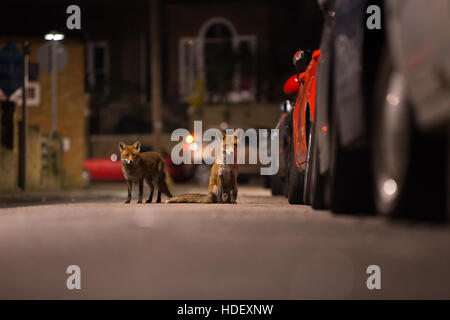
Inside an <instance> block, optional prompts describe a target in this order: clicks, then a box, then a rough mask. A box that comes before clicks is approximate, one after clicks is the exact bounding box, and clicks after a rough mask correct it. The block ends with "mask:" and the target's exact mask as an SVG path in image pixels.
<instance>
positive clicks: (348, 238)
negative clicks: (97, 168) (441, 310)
mask: <svg viewBox="0 0 450 320" xmlns="http://www.w3.org/2000/svg"><path fill="white" fill-rule="evenodd" d="M120 186H121V188H120V193H118V194H117V198H114V199H111V200H106V199H103V200H98V201H96V200H91V201H88V202H72V201H67V203H60V202H59V203H56V204H38V205H35V204H30V203H28V205H27V206H13V207H9V208H1V209H0V298H1V299H5V298H6V299H15V298H27V299H36V298H38V299H46V298H56V299H81V298H88V299H90V298H95V299H100V298H101V299H109V298H112V299H119V298H120V299H122V298H126V299H134V298H136V299H329V298H332V299H349V298H350V299H355V298H356V299H360V298H363V299H398V298H401V299H410V298H425V299H431V298H446V299H449V298H450V230H449V227H448V226H436V225H427V224H421V223H405V222H394V221H391V220H388V219H385V218H382V217H370V216H365V217H361V216H360V217H352V216H346V215H339V216H335V215H332V214H331V213H330V212H328V211H314V210H312V209H311V208H309V207H307V206H291V205H289V204H288V203H287V201H286V199H284V198H282V197H271V196H270V195H269V191H268V190H266V189H262V188H258V187H241V188H240V193H239V199H238V202H239V203H238V204H237V205H221V204H213V205H193V204H154V203H153V204H136V199H135V198H134V199H133V203H132V204H129V205H126V204H124V203H123V200H124V198H125V190H124V189H125V186H122V185H120ZM190 190H192V188H190ZM193 191H200V190H193ZM122 196H123V198H122ZM69 265H77V266H79V267H80V270H81V290H68V289H67V286H66V280H67V278H68V277H69V276H70V275H69V274H67V273H66V268H67V267H68V266H69ZM370 265H378V266H379V267H380V270H381V277H380V280H381V289H380V290H376V289H374V290H369V289H368V288H367V285H366V281H367V278H368V277H369V276H370V275H369V274H367V273H366V270H367V267H368V266H370Z"/></svg>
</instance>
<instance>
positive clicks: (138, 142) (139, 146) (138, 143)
mask: <svg viewBox="0 0 450 320" xmlns="http://www.w3.org/2000/svg"><path fill="white" fill-rule="evenodd" d="M141 145H142V143H141V142H140V141H136V142H135V143H133V148H135V149H136V150H137V151H141Z"/></svg>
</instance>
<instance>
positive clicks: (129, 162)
mask: <svg viewBox="0 0 450 320" xmlns="http://www.w3.org/2000/svg"><path fill="white" fill-rule="evenodd" d="M123 162H124V163H126V164H132V163H133V159H123Z"/></svg>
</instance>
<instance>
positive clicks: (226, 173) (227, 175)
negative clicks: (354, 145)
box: [166, 129, 243, 204]
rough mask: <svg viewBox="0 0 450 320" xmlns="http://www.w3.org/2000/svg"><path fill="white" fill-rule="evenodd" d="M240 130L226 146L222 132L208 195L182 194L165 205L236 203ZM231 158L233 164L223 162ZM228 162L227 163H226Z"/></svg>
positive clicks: (225, 137) (224, 135) (225, 138)
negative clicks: (231, 142)
mask: <svg viewBox="0 0 450 320" xmlns="http://www.w3.org/2000/svg"><path fill="white" fill-rule="evenodd" d="M241 132H243V130H242V129H237V130H235V132H234V133H233V135H229V139H230V138H231V139H232V141H233V144H230V145H227V143H226V140H227V135H226V134H225V132H222V137H221V138H222V142H221V150H220V152H219V155H218V156H217V158H216V160H215V161H214V164H213V165H212V166H211V174H210V177H209V186H208V194H198V193H195V194H182V195H179V196H175V197H171V198H170V199H169V200H167V201H166V203H234V204H235V203H236V201H237V196H238V186H237V177H238V173H239V166H238V164H237V145H238V143H239V141H240V140H241V138H242V135H241ZM227 157H233V158H234V161H233V163H232V164H231V163H229V161H225V160H226V158H227ZM227 162H228V163H227Z"/></svg>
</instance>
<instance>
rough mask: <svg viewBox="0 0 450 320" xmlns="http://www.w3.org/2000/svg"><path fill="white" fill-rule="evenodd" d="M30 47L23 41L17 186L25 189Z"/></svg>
mask: <svg viewBox="0 0 450 320" xmlns="http://www.w3.org/2000/svg"><path fill="white" fill-rule="evenodd" d="M29 55H30V47H29V45H28V42H27V41H25V42H24V43H23V86H22V126H21V127H20V129H21V132H20V155H19V187H20V188H21V189H22V190H25V189H26V184H27V135H28V130H27V129H28V110H27V85H28V62H29Z"/></svg>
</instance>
